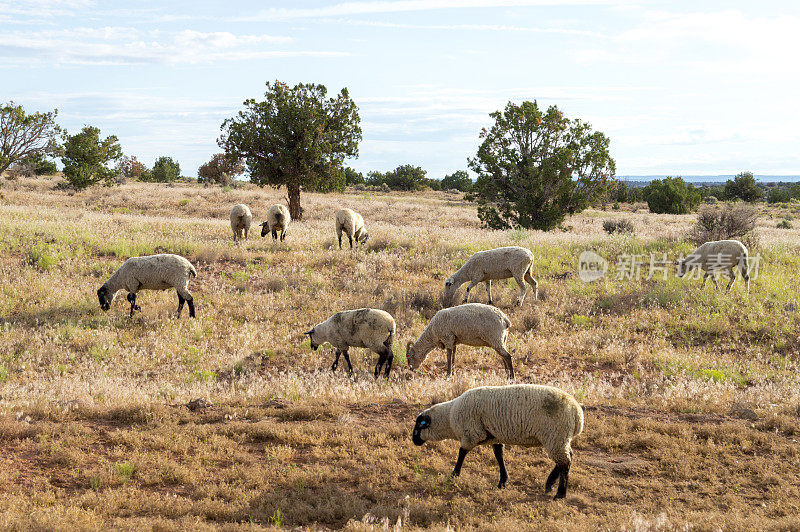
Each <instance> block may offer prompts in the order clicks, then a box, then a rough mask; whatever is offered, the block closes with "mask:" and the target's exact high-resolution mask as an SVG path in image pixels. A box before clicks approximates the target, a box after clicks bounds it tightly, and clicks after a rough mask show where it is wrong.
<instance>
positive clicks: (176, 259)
mask: <svg viewBox="0 0 800 532" xmlns="http://www.w3.org/2000/svg"><path fill="white" fill-rule="evenodd" d="M192 277H197V270H195V269H194V266H192V263H191V262H189V261H188V260H186V259H184V258H183V257H180V256H178V255H171V254H169V253H162V254H159V255H148V256H145V257H132V258H130V259H128V260H126V261H125V262H124V263H123V264H122V266H120V267H119V269H118V270H117V271H115V272H114V274H113V275H112V276H111V277H110V278H109V279H108V281H106V282H105V284H103V286H101V287H100V289H99V290H98V291H97V298H98V299H99V300H100V308H101V309H103V310H108V309H110V308H111V303H113V302H114V298H115V297H116V295H117V292H119V291H120V290H122V289H125V290H127V291H128V301H129V302H130V304H131V317H133V312H134V311H135V310H142V309H141V307H139V306H138V305H137V304H136V293H137V292H138V291H139V290H166V289H168V288H174V289H175V290H176V291H177V292H178V317H179V318H180V316H181V311H182V310H183V303H184V302H187V303H188V304H189V317H191V318H194V299H193V298H192V294H191V293H190V292H189V280H190V279H191V278H192Z"/></svg>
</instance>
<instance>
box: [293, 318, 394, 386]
mask: <svg viewBox="0 0 800 532" xmlns="http://www.w3.org/2000/svg"><path fill="white" fill-rule="evenodd" d="M394 333H395V323H394V318H393V317H392V315H391V314H389V313H388V312H385V311H383V310H379V309H374V308H362V309H358V310H345V311H342V312H337V313H336V314H334V315H333V316H331V317H330V318H328V319H327V320H325V321H323V322H322V323H320V324H318V325H315V326H314V328H313V329H311V330H310V331H308V332H306V334H307V335H308V338H309V340H310V342H311V349H313V350H314V351H316V350H317V348H318V347H319V346H320V345H322V344H324V343H325V342H328V343H330V344H331V345H332V346H334V347H335V348H336V359H335V360H334V361H333V366H331V371H336V367H337V366H338V365H339V356H340V355H342V354H343V355H344V359H345V360H346V361H347V365H348V367H349V370H350V375H352V374H353V364H352V363H350V355H349V354H348V349H349V348H350V347H364V348H367V349H371V350H372V351H374V352H376V353H377V354H378V355H379V358H378V363H377V364H376V365H375V377H376V378H377V377H378V375H379V374H380V372H381V367H382V366H383V365H384V364H385V365H386V377H388V376H389V371H390V370H391V369H392V361H393V360H394V351H393V350H392V346H393V343H394Z"/></svg>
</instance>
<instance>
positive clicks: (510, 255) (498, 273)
mask: <svg viewBox="0 0 800 532" xmlns="http://www.w3.org/2000/svg"><path fill="white" fill-rule="evenodd" d="M532 267H533V253H531V251H530V250H529V249H525V248H523V247H519V246H509V247H504V248H496V249H489V250H486V251H478V252H477V253H475V254H474V255H472V256H471V257H470V258H469V259H468V260H467V262H465V263H464V265H463V266H461V268H459V269H458V271H457V272H456V273H454V274H453V275H451V276H450V277H448V278H447V280H446V281H445V282H444V293H445V299H446V301H447V302H448V304H452V303H453V299H454V297H455V295H456V291H457V290H458V288H459V287H460V286H461V285H462V284H464V283H466V282H468V281H469V286H468V287H467V291H466V293H465V294H464V303H466V302H467V298H468V297H469V291H470V290H472V288H473V287H474V286H475V285H477V284H478V283H486V293H487V294H488V295H489V304H490V305H491V304H492V303H493V302H492V280H495V279H508V278H509V277H513V278H514V279H516V281H517V284H518V285H519V298H518V299H517V304H518V305H522V302H523V301H524V300H525V294H526V293H527V292H528V287H527V286H526V285H525V281H527V282H528V283H530V285H531V286H532V287H533V299H538V298H539V283H538V282H537V281H536V279H534V278H533V274H532Z"/></svg>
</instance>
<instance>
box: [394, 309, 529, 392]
mask: <svg viewBox="0 0 800 532" xmlns="http://www.w3.org/2000/svg"><path fill="white" fill-rule="evenodd" d="M509 327H511V320H509V319H508V316H506V315H505V314H504V313H503V311H502V310H500V309H498V308H495V307H491V306H489V305H484V304H482V303H467V304H465V305H459V306H457V307H450V308H446V309H442V310H440V311H439V312H437V313H436V315H435V316H434V317H433V318H432V319H431V322H430V323H429V324H428V327H427V328H426V329H425V330H424V331H423V332H422V334H421V335H420V337H419V338H418V339H417V341H416V342H415V343H414V344H413V345H412V343H411V342H409V343H408V344H407V346H406V360H408V365H409V367H410V368H411V369H417V368H418V367H419V366H420V364H422V362H423V361H424V360H425V357H426V356H427V355H428V353H429V352H430V351H432V350H433V349H436V348H437V347H440V348H442V349H445V350H446V351H447V374H448V375H451V374H452V373H453V361H454V359H455V356H456V345H458V344H464V345H471V346H475V347H491V348H492V349H494V350H495V351H497V354H498V355H500V356H501V357H502V359H503V365H504V366H505V368H506V374H507V375H508V377H509V378H512V379H513V378H514V364H513V362H512V360H511V353H509V352H508V350H507V349H506V339H507V338H508V328H509Z"/></svg>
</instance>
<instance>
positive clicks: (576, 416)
mask: <svg viewBox="0 0 800 532" xmlns="http://www.w3.org/2000/svg"><path fill="white" fill-rule="evenodd" d="M572 416H573V429H572V437H573V438H577V437H578V434H580V433H581V432H583V407H582V406H581V405H579V404H577V403H576V404H575V408H574V409H573V411H572Z"/></svg>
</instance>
